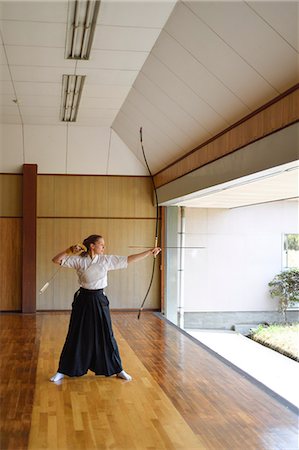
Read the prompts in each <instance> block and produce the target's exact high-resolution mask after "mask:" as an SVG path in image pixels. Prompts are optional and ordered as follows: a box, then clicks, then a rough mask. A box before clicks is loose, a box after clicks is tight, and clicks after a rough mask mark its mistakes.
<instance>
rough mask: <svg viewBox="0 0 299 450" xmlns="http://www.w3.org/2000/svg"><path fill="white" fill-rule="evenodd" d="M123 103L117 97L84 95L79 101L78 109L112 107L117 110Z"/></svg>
mask: <svg viewBox="0 0 299 450" xmlns="http://www.w3.org/2000/svg"><path fill="white" fill-rule="evenodd" d="M122 103H123V100H122V99H119V98H101V99H99V98H98V97H86V96H83V98H82V99H81V101H80V109H81V108H98V109H99V108H102V109H103V108H105V109H114V110H119V108H120V107H121V105H122Z"/></svg>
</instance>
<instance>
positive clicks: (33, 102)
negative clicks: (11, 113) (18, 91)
mask: <svg viewBox="0 0 299 450" xmlns="http://www.w3.org/2000/svg"><path fill="white" fill-rule="evenodd" d="M18 103H19V105H20V106H21V108H22V106H24V105H26V107H28V106H37V107H40V108H43V107H52V108H55V110H57V105H59V103H60V96H59V97H58V96H55V95H48V96H46V95H43V96H41V95H18Z"/></svg>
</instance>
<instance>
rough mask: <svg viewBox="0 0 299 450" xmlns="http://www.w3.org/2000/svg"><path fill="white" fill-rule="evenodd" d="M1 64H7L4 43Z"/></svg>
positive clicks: (0, 56) (1, 51)
mask: <svg viewBox="0 0 299 450" xmlns="http://www.w3.org/2000/svg"><path fill="white" fill-rule="evenodd" d="M0 64H7V59H6V54H5V52H4V47H3V45H0Z"/></svg>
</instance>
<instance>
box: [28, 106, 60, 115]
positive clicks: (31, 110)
mask: <svg viewBox="0 0 299 450" xmlns="http://www.w3.org/2000/svg"><path fill="white" fill-rule="evenodd" d="M20 111H21V114H22V117H23V116H24V117H25V116H39V117H53V118H55V117H57V118H59V112H60V109H59V107H55V108H52V107H50V106H47V107H46V106H42V107H38V106H24V105H20Z"/></svg>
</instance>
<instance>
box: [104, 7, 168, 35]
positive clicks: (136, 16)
mask: <svg viewBox="0 0 299 450" xmlns="http://www.w3.org/2000/svg"><path fill="white" fill-rule="evenodd" d="M174 4H175V1H174V0H167V1H162V2H160V1H154V2H149V1H146V2H145V1H143V0H137V1H136V0H135V1H131V2H125V1H114V0H108V1H105V0H102V1H101V9H100V21H99V23H100V24H101V25H121V26H127V27H143V28H148V27H152V28H162V27H163V26H164V24H165V22H166V20H167V19H168V17H169V14H170V13H171V11H172V9H173V7H174Z"/></svg>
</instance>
